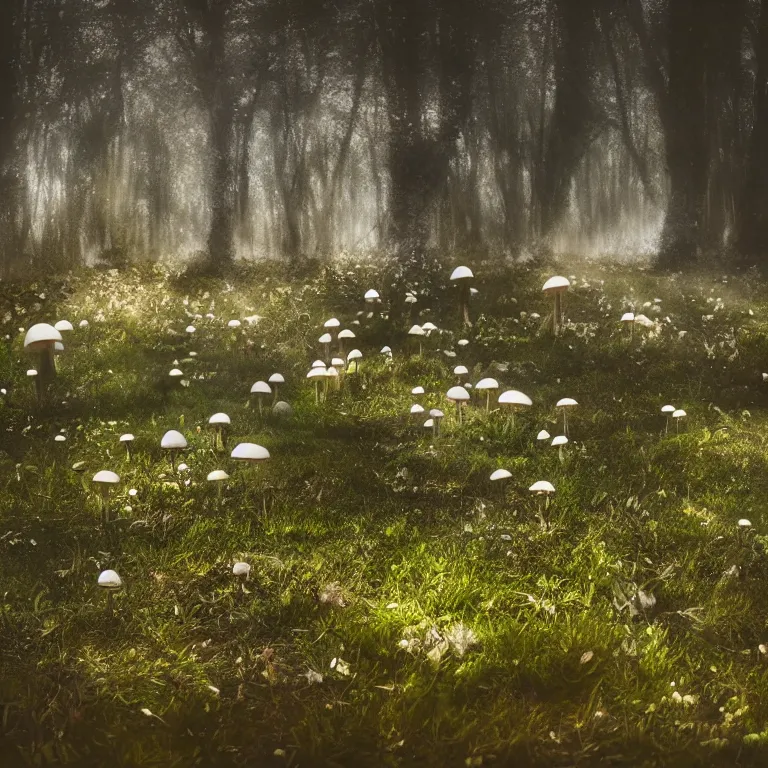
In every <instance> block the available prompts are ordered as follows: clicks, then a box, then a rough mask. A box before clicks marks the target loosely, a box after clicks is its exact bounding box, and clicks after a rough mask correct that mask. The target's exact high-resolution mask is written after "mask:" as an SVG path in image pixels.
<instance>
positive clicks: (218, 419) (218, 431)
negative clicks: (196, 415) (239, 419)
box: [208, 413, 232, 451]
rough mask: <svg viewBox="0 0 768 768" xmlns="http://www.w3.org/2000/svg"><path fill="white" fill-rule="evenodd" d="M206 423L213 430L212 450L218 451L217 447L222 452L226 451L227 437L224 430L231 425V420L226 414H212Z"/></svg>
mask: <svg viewBox="0 0 768 768" xmlns="http://www.w3.org/2000/svg"><path fill="white" fill-rule="evenodd" d="M208 423H209V424H210V425H211V426H212V427H213V428H214V429H213V450H214V451H218V450H219V447H221V450H222V451H223V450H226V447H227V437H226V433H225V429H226V428H227V427H228V426H229V425H230V424H231V423H232V420H231V419H230V418H229V416H227V414H226V413H214V414H213V416H211V418H210V419H208Z"/></svg>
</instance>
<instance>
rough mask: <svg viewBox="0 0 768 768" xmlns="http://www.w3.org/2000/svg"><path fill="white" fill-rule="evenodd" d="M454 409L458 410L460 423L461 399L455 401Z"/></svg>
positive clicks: (460, 422)
mask: <svg viewBox="0 0 768 768" xmlns="http://www.w3.org/2000/svg"><path fill="white" fill-rule="evenodd" d="M456 411H457V412H458V416H459V424H462V423H463V422H462V417H461V400H457V401H456Z"/></svg>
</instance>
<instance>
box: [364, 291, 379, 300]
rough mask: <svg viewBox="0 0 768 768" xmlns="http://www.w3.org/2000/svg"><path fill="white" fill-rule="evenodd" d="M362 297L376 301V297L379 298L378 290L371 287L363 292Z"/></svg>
mask: <svg viewBox="0 0 768 768" xmlns="http://www.w3.org/2000/svg"><path fill="white" fill-rule="evenodd" d="M364 298H365V300H366V301H376V299H378V298H379V292H378V291H376V290H374V289H373V288H371V289H370V290H369V291H366V292H365V296H364Z"/></svg>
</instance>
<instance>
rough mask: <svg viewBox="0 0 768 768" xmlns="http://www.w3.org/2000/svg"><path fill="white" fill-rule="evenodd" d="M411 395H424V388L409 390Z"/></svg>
mask: <svg viewBox="0 0 768 768" xmlns="http://www.w3.org/2000/svg"><path fill="white" fill-rule="evenodd" d="M411 394H412V395H423V394H424V387H414V388H413V389H412V390H411Z"/></svg>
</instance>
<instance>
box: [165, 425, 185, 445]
mask: <svg viewBox="0 0 768 768" xmlns="http://www.w3.org/2000/svg"><path fill="white" fill-rule="evenodd" d="M160 447H161V448H174V449H177V448H186V447H187V438H186V437H184V435H182V434H181V432H178V431H177V430H175V429H169V430H168V431H167V432H166V433H165V434H164V435H163V439H162V440H161V441H160Z"/></svg>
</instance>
